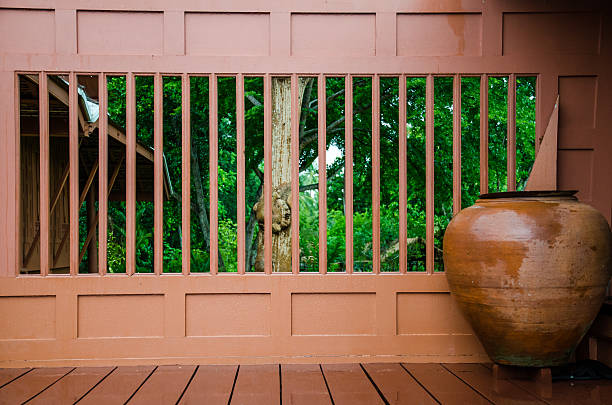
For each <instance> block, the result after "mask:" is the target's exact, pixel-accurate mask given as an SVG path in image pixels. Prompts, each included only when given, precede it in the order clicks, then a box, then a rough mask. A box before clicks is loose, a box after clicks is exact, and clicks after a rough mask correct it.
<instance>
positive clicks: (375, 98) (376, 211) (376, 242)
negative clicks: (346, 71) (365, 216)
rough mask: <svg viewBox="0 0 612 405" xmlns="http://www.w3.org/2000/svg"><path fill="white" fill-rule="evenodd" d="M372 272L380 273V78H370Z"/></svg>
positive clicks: (376, 76) (375, 76)
mask: <svg viewBox="0 0 612 405" xmlns="http://www.w3.org/2000/svg"><path fill="white" fill-rule="evenodd" d="M372 272H374V274H378V273H380V76H378V75H374V77H373V78H372Z"/></svg>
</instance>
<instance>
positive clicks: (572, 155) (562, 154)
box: [557, 149, 593, 203]
mask: <svg viewBox="0 0 612 405" xmlns="http://www.w3.org/2000/svg"><path fill="white" fill-rule="evenodd" d="M557 161H558V167H559V168H558V171H557V187H558V188H559V190H578V194H576V196H577V197H578V198H579V199H580V200H581V201H583V202H586V203H590V202H592V201H593V197H592V191H593V150H591V149H560V150H559V151H558V155H557Z"/></svg>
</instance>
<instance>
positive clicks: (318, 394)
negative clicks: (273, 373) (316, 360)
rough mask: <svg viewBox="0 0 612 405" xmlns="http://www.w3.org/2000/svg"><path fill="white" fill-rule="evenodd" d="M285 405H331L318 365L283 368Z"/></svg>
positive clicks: (285, 366)
mask: <svg viewBox="0 0 612 405" xmlns="http://www.w3.org/2000/svg"><path fill="white" fill-rule="evenodd" d="M281 384H282V397H283V405H331V403H332V402H331V399H330V397H329V392H328V391H327V386H326V385H325V379H323V374H322V373H321V367H320V366H319V365H318V364H286V365H282V366H281Z"/></svg>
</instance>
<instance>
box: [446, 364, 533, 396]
mask: <svg viewBox="0 0 612 405" xmlns="http://www.w3.org/2000/svg"><path fill="white" fill-rule="evenodd" d="M444 367H446V368H448V369H449V370H450V371H451V372H452V373H453V374H455V375H456V376H457V377H459V378H460V379H462V380H463V381H465V382H466V383H467V384H469V385H470V386H471V387H472V388H474V389H475V390H476V391H478V392H479V393H480V394H481V395H483V396H485V397H486V398H487V399H489V401H491V402H494V403H495V404H497V405H506V404H516V403H517V402H520V403H521V404H539V405H542V404H544V402H543V401H541V400H539V399H538V398H536V397H535V396H534V395H531V394H529V393H527V392H526V391H525V390H523V389H521V388H519V387H517V386H516V385H514V384H512V383H511V382H510V381H508V380H496V379H495V378H494V377H493V373H492V372H491V371H490V370H488V369H487V368H485V367H483V366H482V365H480V364H445V365H444Z"/></svg>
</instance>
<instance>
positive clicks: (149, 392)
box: [129, 366, 195, 405]
mask: <svg viewBox="0 0 612 405" xmlns="http://www.w3.org/2000/svg"><path fill="white" fill-rule="evenodd" d="M194 371H195V366H159V367H157V369H156V370H155V372H154V373H153V374H152V375H151V377H149V378H148V379H147V381H146V382H145V383H144V384H143V385H142V387H140V388H139V389H138V391H137V392H136V394H135V395H134V396H133V397H132V399H130V401H129V403H130V404H143V405H146V404H152V403H155V404H176V403H177V401H178V400H179V398H180V397H181V394H182V393H183V391H184V390H185V387H186V386H187V383H188V382H189V379H190V378H191V376H192V375H193V372H194Z"/></svg>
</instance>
